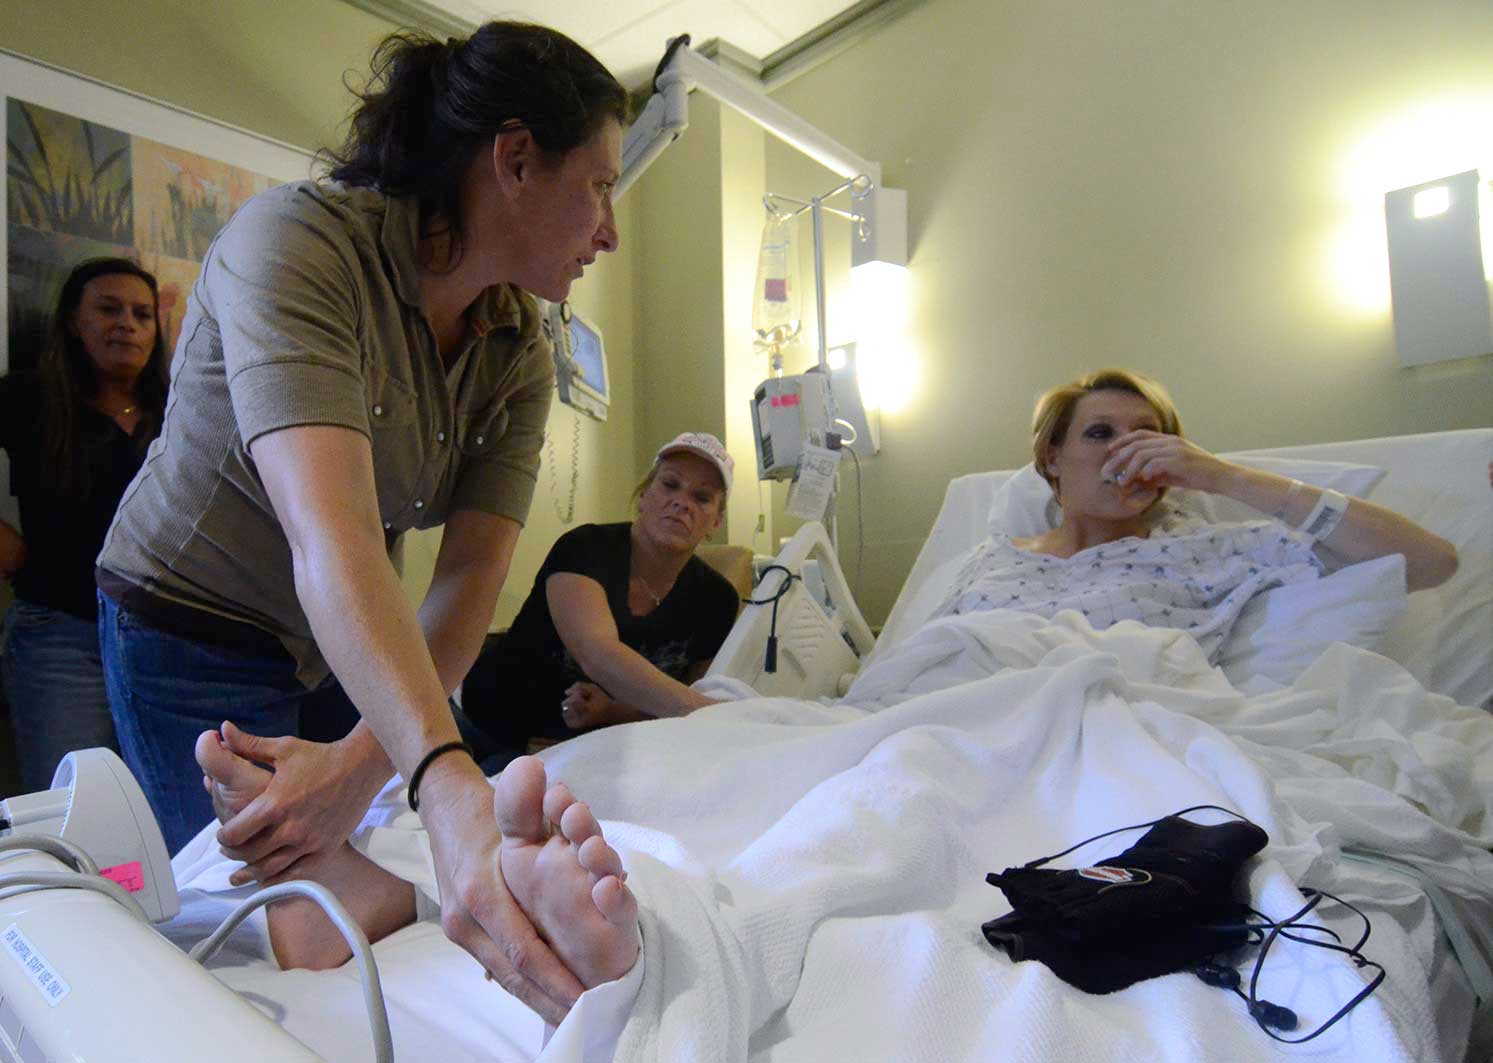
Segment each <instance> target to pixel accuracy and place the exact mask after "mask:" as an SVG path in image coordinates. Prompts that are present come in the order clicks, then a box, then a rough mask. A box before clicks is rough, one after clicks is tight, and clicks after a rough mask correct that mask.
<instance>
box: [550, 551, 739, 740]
mask: <svg viewBox="0 0 1493 1063" xmlns="http://www.w3.org/2000/svg"><path fill="white" fill-rule="evenodd" d="M544 594H545V598H546V599H547V600H548V602H549V607H550V616H551V618H552V619H553V620H554V622H555V630H556V631H558V632H559V633H560V639H561V641H563V642H564V643H565V648H566V649H568V650H569V651H570V655H571V656H572V657H574V658H575V659H576V663H578V664H579V665H580V666H581V670H582V671H583V672H585V673H586V675H587V676H589V677H590V678H591V679H592V680H593V681H594V682H595V683H596V684H597V685H598V686H600V687H602V688H603V689H605V690H607V691H608V692H609V693H610V694H611V696H612V697H613V698H614V699H615V700H617V701H620V702H622V703H623V704H624V705H629V706H632V707H634V708H636V709H638V710H639V711H640V712H643V713H646V714H648V715H649V716H684V715H686V714H688V713H691V712H693V711H694V710H695V709H698V708H701V707H702V706H705V705H713V704H715V699H714V698H707V697H706V696H705V695H703V694H701V693H698V692H697V691H694V690H691V689H690V688H689V687H687V686H685V685H684V684H683V683H681V682H679V681H678V680H677V679H673V678H671V677H670V676H667V675H664V673H663V672H660V671H659V670H658V669H657V668H655V667H653V665H652V664H651V663H650V662H649V661H648V659H647V658H646V657H644V656H643V655H642V654H640V653H638V652H637V651H636V650H634V649H632V648H631V647H630V646H627V645H624V644H623V642H622V640H621V639H620V638H619V637H618V634H617V622H616V621H615V620H614V619H613V618H612V610H611V607H610V606H608V604H607V596H606V591H604V590H602V587H601V584H599V583H597V582H596V581H595V580H594V579H591V578H590V577H589V576H581V575H578V574H576V573H574V572H556V573H555V574H554V575H552V576H550V577H549V578H548V579H547V580H545V584H544Z"/></svg>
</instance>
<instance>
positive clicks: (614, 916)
mask: <svg viewBox="0 0 1493 1063" xmlns="http://www.w3.org/2000/svg"><path fill="white" fill-rule="evenodd" d="M591 901H592V903H594V904H595V905H596V909H597V911H599V912H601V914H602V915H604V916H605V917H606V920H607V922H609V923H611V924H612V925H613V926H615V927H621V928H623V929H626V928H628V927H632V926H636V925H637V922H638V900H637V898H636V897H634V896H633V894H632V890H630V889H628V888H627V887H626V886H624V885H623V884H622V880H621V879H618V878H615V877H611V876H609V877H607V878H604V879H602V880H601V881H600V882H598V883H597V884H596V885H594V886H592V887H591Z"/></svg>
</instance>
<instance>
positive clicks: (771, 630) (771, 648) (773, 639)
mask: <svg viewBox="0 0 1493 1063" xmlns="http://www.w3.org/2000/svg"><path fill="white" fill-rule="evenodd" d="M773 571H777V572H781V573H783V577H784V578H783V582H782V583H781V584H779V585H778V589H777V590H776V591H774V592H773V593H772V596H771V597H770V598H744V599H743V601H745V602H746V603H747V604H748V605H770V606H772V622H771V624H770V625H769V626H768V629H767V654H766V657H765V658H764V660H763V662H762V670H763V671H764V672H767V673H769V674H772V673H774V672H776V671H777V670H778V602H780V601H781V600H782V599H783V598H784V597H785V596H786V595H787V593H788V590H789V588H791V587H792V586H793V581H794V580H796V579H802V578H803V577H801V576H798V575H795V574H794V573H793V572H791V571H789V569H788V567H787V566H786V565H768V566H767V567H766V568H764V569H763V570H762V578H763V579H766V578H767V574H768V573H769V572H773ZM758 582H761V581H760V580H759V581H758Z"/></svg>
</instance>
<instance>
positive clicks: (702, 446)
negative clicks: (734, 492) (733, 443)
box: [654, 432, 736, 494]
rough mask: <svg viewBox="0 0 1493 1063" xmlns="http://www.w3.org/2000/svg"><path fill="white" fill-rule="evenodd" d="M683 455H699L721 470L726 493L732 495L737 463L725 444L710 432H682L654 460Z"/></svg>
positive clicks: (659, 451) (663, 447) (659, 449)
mask: <svg viewBox="0 0 1493 1063" xmlns="http://www.w3.org/2000/svg"><path fill="white" fill-rule="evenodd" d="M681 453H687V454H698V455H699V456H700V457H702V458H704V459H705V460H706V461H708V462H710V464H712V465H714V466H715V467H716V468H717V469H719V470H720V473H721V482H722V483H723V484H725V485H726V493H727V494H730V493H731V474H732V473H733V472H735V470H736V462H735V460H734V459H733V458H732V457H731V453H730V451H728V450H727V449H726V446H725V444H724V443H722V442H721V441H720V440H719V439H717V438H715V436H713V435H711V434H710V433H709V432H681V433H680V434H679V435H677V436H675V437H674V438H673V439H671V440H669V442H667V443H665V444H664V445H663V446H661V447H659V448H658V454H657V455H655V456H654V460H655V461H658V460H659V459H661V458H666V457H668V456H669V455H670V454H681Z"/></svg>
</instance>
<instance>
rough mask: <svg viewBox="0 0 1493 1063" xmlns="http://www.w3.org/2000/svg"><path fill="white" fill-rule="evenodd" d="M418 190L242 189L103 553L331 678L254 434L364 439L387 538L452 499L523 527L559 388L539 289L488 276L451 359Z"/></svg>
mask: <svg viewBox="0 0 1493 1063" xmlns="http://www.w3.org/2000/svg"><path fill="white" fill-rule="evenodd" d="M418 228H419V217H418V211H417V209H416V204H415V203H414V201H413V200H408V199H401V198H391V197H388V196H384V195H382V194H381V193H379V192H376V191H374V190H372V189H367V188H347V187H343V186H341V185H337V184H317V183H313V182H300V183H296V184H288V185H281V186H279V187H277V188H273V189H271V190H269V191H268V192H264V193H262V194H260V195H258V196H256V197H254V199H252V200H250V201H249V202H248V203H246V204H245V205H244V206H243V207H242V208H241V209H240V210H239V211H238V213H237V214H235V215H234V217H233V219H232V220H231V221H230V222H229V223H228V225H227V226H225V227H224V229H223V230H222V232H221V233H219V234H218V237H217V239H216V240H214V241H213V244H212V246H211V247H210V248H209V249H208V253H207V257H206V259H205V260H204V262H203V268H202V273H201V275H200V277H199V278H198V280H197V283H196V285H195V287H194V288H193V290H192V294H191V297H190V299H189V301H188V305H187V312H186V317H185V320H184V321H183V322H182V330H181V338H180V341H179V342H178V344H177V348H176V354H175V358H174V361H173V363H172V367H171V392H170V398H169V399H168V402H167V407H166V417H165V423H164V425H163V427H162V430H161V435H160V438H159V439H157V440H156V441H155V443H154V444H153V445H152V446H151V448H150V451H149V453H148V455H147V456H146V459H145V463H144V465H143V466H142V468H141V470H140V473H139V475H137V476H136V477H135V480H134V482H133V483H131V485H130V487H129V488H128V490H126V492H125V495H124V500H123V501H122V503H121V504H120V508H119V512H118V514H117V515H116V517H115V519H114V523H113V526H112V527H111V528H110V530H109V535H108V537H107V539H106V540H105V542H104V549H103V553H102V554H100V556H99V565H100V566H101V567H102V568H104V569H107V570H108V571H109V572H112V573H114V574H116V575H118V576H121V577H123V578H125V579H126V580H128V581H130V582H131V583H133V584H135V585H136V586H139V587H143V588H144V589H146V590H148V591H150V592H152V593H154V594H157V595H159V596H161V597H164V598H168V599H171V600H174V601H177V602H181V603H185V604H187V605H192V606H195V607H197V608H200V609H204V610H207V611H209V612H213V613H217V614H219V615H222V616H226V617H230V618H232V619H235V620H241V621H247V622H249V623H252V624H255V625H257V626H259V627H262V628H264V629H266V630H268V631H270V632H271V633H273V634H274V635H276V636H277V637H279V639H280V641H281V642H282V643H283V644H284V645H285V647H286V649H287V650H289V651H290V653H291V654H292V655H293V656H294V657H295V659H296V662H297V666H298V675H299V676H300V678H301V680H302V682H304V683H305V684H306V685H308V686H314V685H315V684H316V683H318V682H320V681H321V680H322V679H323V678H325V676H326V675H327V672H328V669H327V665H326V662H325V661H324V660H323V658H322V656H321V654H320V653H319V652H318V651H317V649H316V643H315V640H314V638H313V637H312V634H311V627H310V624H309V622H308V621H307V619H306V615H305V612H304V611H303V610H302V608H301V605H300V602H299V600H298V599H297V596H296V592H295V583H294V577H293V572H292V565H291V553H290V544H289V542H288V540H287V539H286V536H285V533H284V531H283V530H282V529H281V527H280V523H279V521H278V519H277V518H276V516H275V513H274V509H273V507H272V506H271V504H270V500H269V496H268V494H267V493H266V492H265V489H264V485H263V483H262V482H261V481H260V479H259V475H258V472H257V470H256V469H255V465H254V461H253V459H252V458H251V457H250V455H249V445H250V444H251V443H253V442H254V440H255V439H257V438H258V437H260V436H262V435H264V434H266V433H268V432H274V431H277V430H279V429H282V428H290V427H294V426H298V425H339V426H342V427H345V428H351V429H353V430H355V431H358V432H361V433H362V434H363V435H365V436H367V437H368V439H369V441H370V443H371V445H372V449H373V467H374V478H375V482H376V486H377V491H378V509H379V513H380V519H381V520H382V521H383V525H384V530H385V536H386V538H387V540H388V542H389V544H390V547H391V549H392V546H393V544H394V542H395V541H396V540H397V539H398V536H399V534H400V533H402V532H404V531H405V530H407V529H409V528H429V527H432V526H435V525H439V524H441V523H443V522H444V521H445V519H446V517H447V515H448V514H450V513H452V512H454V511H456V510H459V509H472V510H479V511H481V512H484V513H491V514H495V515H497V516H502V517H509V518H511V519H513V520H516V521H519V522H520V523H522V522H523V521H524V520H525V519H526V517H527V516H528V511H529V503H530V501H531V499H532V497H533V494H534V486H535V480H536V476H537V473H538V469H539V452H540V447H541V445H542V443H543V439H544V428H545V421H546V418H547V417H548V413H549V405H550V395H551V392H552V391H553V384H554V363H553V361H552V358H551V353H550V346H549V341H548V340H547V339H546V338H545V336H544V333H543V331H542V329H541V327H540V313H539V308H538V304H537V303H536V302H535V300H534V298H533V296H531V295H529V294H527V293H525V292H522V291H520V290H519V289H517V288H514V287H512V286H509V285H500V286H497V287H494V288H490V289H488V290H487V291H486V292H484V293H483V295H482V296H481V297H480V298H479V299H478V300H477V301H476V302H475V303H474V304H473V305H472V306H471V307H470V308H469V309H468V311H467V338H466V341H465V345H464V347H463V349H462V350H461V352H460V354H459V356H458V357H457V358H456V360H455V361H454V362H453V363H452V364H451V366H450V368H449V369H448V368H447V366H446V364H445V363H444V362H443V360H442V358H441V354H440V351H439V350H438V348H437V345H436V340H435V336H434V334H433V332H432V330H431V328H430V326H429V324H428V322H427V321H426V319H425V316H424V314H423V313H422V311H421V309H420V302H419V286H418V270H417V266H416V247H417V241H418V237H419V231H418Z"/></svg>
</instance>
